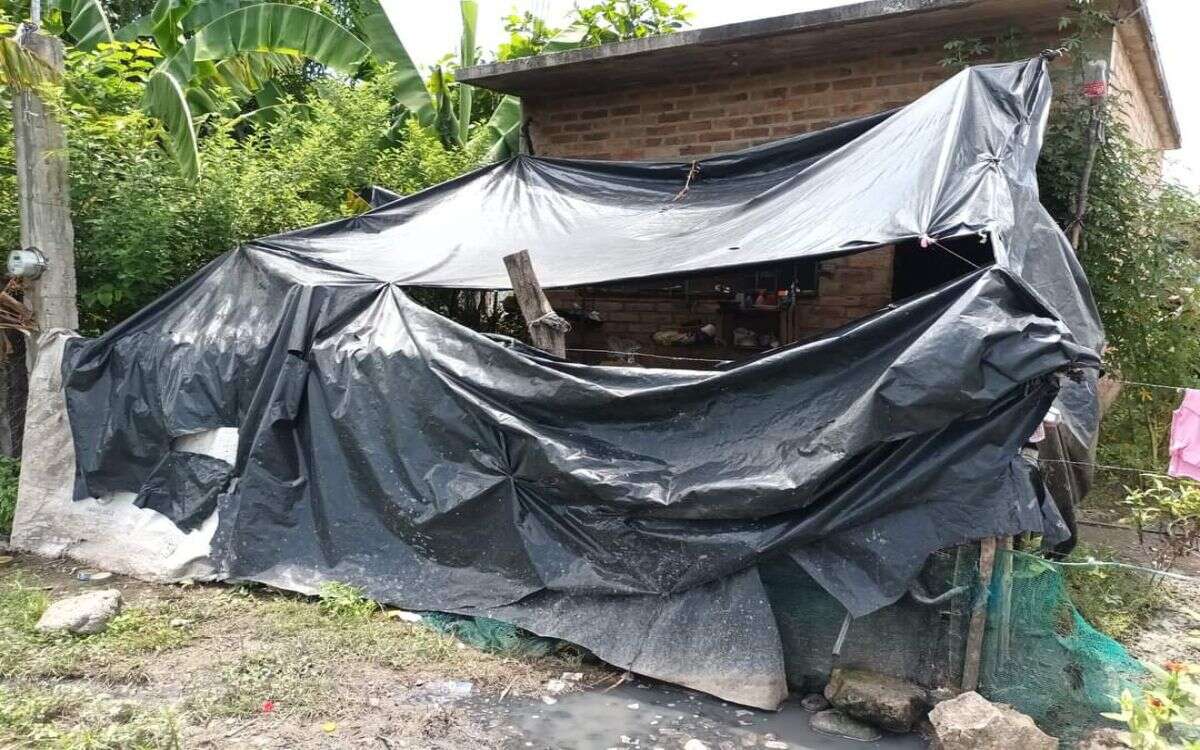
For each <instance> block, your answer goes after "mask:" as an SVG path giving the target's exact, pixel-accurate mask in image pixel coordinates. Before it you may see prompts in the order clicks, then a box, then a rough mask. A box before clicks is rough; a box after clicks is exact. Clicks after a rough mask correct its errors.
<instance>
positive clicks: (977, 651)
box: [962, 537, 996, 692]
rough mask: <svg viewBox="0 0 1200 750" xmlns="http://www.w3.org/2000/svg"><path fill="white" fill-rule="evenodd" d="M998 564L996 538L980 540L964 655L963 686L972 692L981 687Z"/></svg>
mask: <svg viewBox="0 0 1200 750" xmlns="http://www.w3.org/2000/svg"><path fill="white" fill-rule="evenodd" d="M995 565H996V539H995V538H994V537H989V538H988V539H984V540H982V541H980V542H979V586H980V590H979V594H978V595H977V596H976V597H975V606H974V608H973V611H972V612H971V622H970V624H969V625H968V626H967V650H966V654H965V655H964V656H963V676H962V688H963V690H964V691H967V692H970V691H973V690H975V689H976V688H978V687H979V661H980V658H981V657H982V656H983V635H984V631H985V629H986V626H987V609H988V592H989V591H990V589H991V585H992V569H993V568H994V567H995Z"/></svg>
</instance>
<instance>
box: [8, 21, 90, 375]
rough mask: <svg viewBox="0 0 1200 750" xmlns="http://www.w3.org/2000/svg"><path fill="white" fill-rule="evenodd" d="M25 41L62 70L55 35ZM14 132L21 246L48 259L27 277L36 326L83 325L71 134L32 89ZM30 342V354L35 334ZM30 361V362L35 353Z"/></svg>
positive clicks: (16, 102)
mask: <svg viewBox="0 0 1200 750" xmlns="http://www.w3.org/2000/svg"><path fill="white" fill-rule="evenodd" d="M35 20H36V19H35ZM24 46H25V48H26V49H27V50H29V51H30V52H31V53H33V54H34V55H36V56H37V57H38V58H40V59H41V60H43V61H44V62H45V63H46V64H47V65H49V66H50V67H51V68H52V69H53V70H55V71H57V72H58V73H62V71H63V45H62V42H61V41H59V40H58V39H57V38H55V37H50V36H45V35H43V34H40V33H37V32H33V33H30V34H27V35H26V36H25V41H24ZM13 135H14V138H15V140H16V157H17V192H18V195H19V199H18V202H19V206H20V215H21V246H22V247H26V248H28V247H36V248H37V249H38V250H41V251H42V253H43V254H44V255H45V256H46V261H47V263H46V270H45V271H44V272H43V273H42V275H41V277H39V278H38V279H37V280H34V281H27V282H26V284H25V300H24V301H25V305H26V306H28V307H29V309H30V310H32V311H33V321H34V326H35V327H36V328H37V329H38V330H41V331H47V330H49V329H51V328H69V329H71V330H75V329H77V328H79V310H78V308H77V307H76V301H75V230H74V228H73V227H72V226H71V191H70V189H69V185H68V171H67V166H68V165H67V138H66V135H65V134H64V133H63V127H62V125H61V124H59V123H58V122H56V121H55V120H54V118H53V117H52V116H51V115H50V113H49V112H48V111H47V108H46V104H45V102H43V101H42V100H41V98H40V97H39V96H38V95H37V94H36V93H35V92H33V91H23V92H21V93H18V94H17V95H15V96H14V97H13ZM29 341H30V347H29V350H30V353H31V354H32V353H34V350H35V349H36V336H34V337H30V339H29ZM28 360H29V362H30V363H31V364H32V361H33V357H32V356H30V357H29V358H28Z"/></svg>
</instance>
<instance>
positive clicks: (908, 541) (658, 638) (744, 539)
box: [63, 60, 1103, 707]
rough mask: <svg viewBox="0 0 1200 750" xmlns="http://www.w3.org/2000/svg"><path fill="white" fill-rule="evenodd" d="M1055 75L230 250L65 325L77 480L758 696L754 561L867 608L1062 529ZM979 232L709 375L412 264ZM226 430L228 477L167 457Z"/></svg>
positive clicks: (232, 551)
mask: <svg viewBox="0 0 1200 750" xmlns="http://www.w3.org/2000/svg"><path fill="white" fill-rule="evenodd" d="M1049 103H1050V89H1049V82H1048V77H1047V73H1046V70H1045V67H1044V64H1043V62H1042V61H1040V60H1034V61H1030V62H1027V63H1020V64H1009V65H995V66H985V67H978V68H974V69H970V70H967V71H964V72H963V73H961V74H959V75H957V76H955V77H954V78H953V79H951V80H950V81H949V82H947V83H945V84H944V85H942V86H940V87H939V88H938V89H936V90H935V91H934V92H933V93H931V94H930V95H928V96H926V97H924V98H923V99H921V100H919V101H917V102H916V103H914V104H913V105H911V106H909V107H906V108H903V109H901V110H898V111H896V112H894V113H889V114H887V115H881V116H877V117H873V118H867V119H864V120H859V121H856V122H853V123H849V124H846V125H843V126H840V127H836V128H833V129H831V130H828V131H823V132H820V133H815V134H812V135H807V136H802V137H799V138H794V139H791V140H788V141H785V142H781V143H777V144H772V145H769V146H765V147H761V148H757V149H752V150H750V151H746V152H741V153H739V154H735V155H731V156H724V157H718V158H714V159H707V160H703V161H700V162H698V163H697V164H696V165H695V167H696V169H695V170H694V171H693V169H692V164H691V163H671V164H666V163H659V164H632V163H602V162H580V161H566V160H558V159H540V158H533V157H526V156H522V157H518V158H516V159H513V160H511V161H508V162H505V163H503V164H498V165H494V166H491V167H487V168H485V169H482V170H480V171H478V172H474V173H472V174H470V175H467V176H465V177H462V178H460V179H457V180H454V181H451V182H449V183H446V184H444V185H440V186H438V187H435V188H432V189H430V190H427V191H425V192H423V193H420V194H418V195H415V196H412V197H409V198H404V199H400V200H397V201H393V202H390V203H387V204H385V205H383V206H381V207H379V208H377V209H374V210H372V211H370V212H368V213H366V214H364V215H361V216H358V217H354V218H352V219H346V220H343V221H338V222H333V223H330V224H326V225H322V226H319V227H314V228H310V229H306V230H301V231H298V232H291V233H288V234H284V235H278V236H275V237H270V238H266V239H262V240H258V241H255V242H252V243H248V244H246V245H244V246H242V247H239V248H237V249H235V250H233V251H232V252H230V253H228V254H226V255H224V256H222V257H221V258H219V259H218V260H216V261H214V262H213V263H212V264H210V265H209V266H208V267H207V268H205V269H204V270H203V271H202V272H200V273H199V274H197V275H196V276H195V277H194V278H192V279H190V280H189V281H187V282H186V283H184V284H183V285H181V286H180V287H178V288H177V289H175V290H173V291H172V292H171V293H169V294H167V295H166V296H164V297H163V298H161V299H159V300H158V301H157V302H155V303H154V304H153V305H151V306H150V307H148V308H147V309H145V310H143V311H142V312H140V313H138V314H137V315H136V316H134V317H133V318H131V319H130V320H128V321H126V322H124V323H122V324H121V325H120V326H118V327H116V328H115V329H113V330H112V331H110V332H109V333H107V334H105V335H104V336H102V337H100V338H98V339H94V340H76V341H73V342H72V343H71V345H70V349H69V351H68V353H67V356H66V358H65V361H64V365H63V367H64V379H65V389H66V397H67V403H68V411H69V415H70V421H71V427H72V431H73V435H74V438H75V448H76V454H77V487H76V495H77V497H87V496H99V495H102V494H104V493H108V492H113V491H119V490H124V491H130V492H135V493H139V498H140V502H142V503H143V504H144V505H146V506H147V507H152V508H155V509H156V510H158V511H160V512H162V513H165V514H168V515H172V514H173V515H172V517H173V518H175V520H176V521H177V522H178V523H180V524H195V523H196V522H197V519H202V518H203V517H205V516H206V515H208V514H211V512H212V510H213V509H214V508H216V509H218V512H219V519H218V527H217V532H216V536H215V538H214V541H213V556H214V558H215V560H216V561H217V563H218V565H219V566H220V569H221V571H222V573H223V575H225V576H227V577H229V578H237V579H248V580H258V581H263V582H267V583H271V584H275V585H280V586H286V587H291V588H297V589H301V590H311V589H312V588H313V586H314V585H315V584H316V583H319V582H320V581H323V580H330V579H336V580H341V581H346V582H349V583H353V584H355V585H358V586H361V587H363V588H364V589H365V590H366V591H367V592H369V594H370V595H371V596H373V597H375V598H377V599H380V600H383V601H387V602H390V603H394V604H397V605H401V606H404V607H408V608H412V609H430V610H443V611H452V612H458V613H465V614H486V615H490V616H494V617H498V618H501V619H504V620H507V621H510V622H513V623H516V624H518V625H521V626H523V627H526V628H528V629H530V630H533V631H534V632H537V633H539V634H541V635H547V636H553V637H559V638H565V639H568V640H571V641H574V642H576V643H579V644H581V645H583V646H585V647H587V648H589V649H591V650H593V651H594V652H596V653H597V654H598V655H600V656H601V657H602V658H605V659H606V660H608V661H610V662H613V663H615V664H618V665H620V666H623V667H628V668H631V669H633V670H635V671H638V672H641V673H644V674H648V675H651V676H655V677H660V678H664V679H669V680H673V681H676V682H680V683H682V684H685V685H689V686H692V687H697V688H699V689H702V690H706V691H708V692H712V693H714V694H717V695H720V696H722V697H726V698H730V699H732V700H735V701H738V702H741V703H745V704H750V705H756V706H763V707H774V706H775V705H776V704H777V703H778V702H779V700H781V699H782V697H783V696H784V695H785V694H786V687H785V684H784V678H783V666H782V656H781V654H780V642H779V635H778V632H777V631H776V628H775V622H774V619H773V617H772V613H771V609H770V605H769V603H768V601H767V597H766V595H765V594H764V591H763V588H762V583H761V581H760V579H759V576H758V573H757V568H756V566H757V564H758V562H759V561H761V560H763V559H764V558H766V557H767V556H778V555H788V556H790V557H791V558H792V559H793V560H795V562H797V563H798V564H800V565H801V566H802V567H803V568H804V569H805V570H806V571H807V572H808V573H809V574H810V575H811V576H812V577H813V578H814V579H815V580H816V581H817V582H819V583H820V584H821V585H822V586H823V587H824V588H825V589H826V590H828V591H829V592H830V593H831V594H833V595H834V596H835V597H837V598H838V599H839V600H840V601H841V602H842V603H843V604H844V605H845V606H846V607H847V608H848V610H849V611H850V612H851V613H853V614H855V615H863V614H866V613H869V612H872V611H874V610H876V609H879V608H880V607H882V606H885V605H886V604H888V603H890V602H892V601H895V600H896V599H897V598H899V597H901V596H903V595H904V593H905V591H906V589H907V587H908V586H909V583H910V582H911V580H912V579H913V577H914V576H915V575H916V574H917V572H918V571H919V569H920V567H921V565H922V564H923V563H924V561H925V560H926V558H927V557H928V555H929V554H930V553H931V552H933V551H934V550H937V549H940V548H944V547H948V546H952V545H956V544H960V543H963V542H967V541H970V540H975V539H979V538H982V537H986V536H994V535H1007V534H1015V533H1019V532H1023V531H1030V532H1034V533H1038V534H1045V536H1046V538H1047V539H1048V540H1050V541H1054V540H1057V539H1061V538H1062V537H1063V535H1064V533H1065V532H1064V529H1063V526H1062V522H1061V519H1060V518H1059V516H1058V514H1057V513H1056V512H1055V510H1054V507H1053V504H1052V503H1050V502H1049V501H1045V502H1041V503H1039V500H1038V496H1039V495H1038V493H1037V492H1036V491H1035V483H1034V480H1033V479H1032V478H1031V474H1030V469H1029V467H1028V465H1027V464H1025V463H1024V462H1023V461H1022V460H1021V459H1020V458H1019V451H1020V448H1021V446H1022V445H1023V444H1024V442H1025V441H1026V439H1027V438H1028V436H1029V435H1030V434H1031V433H1032V432H1033V431H1034V429H1035V427H1036V426H1037V424H1038V423H1039V422H1040V421H1041V419H1042V418H1043V415H1044V414H1045V413H1046V411H1047V409H1048V408H1049V407H1050V405H1051V403H1052V402H1053V401H1054V400H1055V398H1056V397H1057V396H1059V394H1060V392H1061V393H1064V394H1065V396H1067V397H1066V398H1060V401H1059V403H1060V408H1064V410H1065V411H1066V412H1067V413H1068V415H1069V420H1068V422H1069V424H1071V425H1072V427H1073V430H1074V431H1075V434H1076V435H1077V436H1078V438H1079V440H1081V441H1082V442H1084V443H1086V442H1087V441H1088V440H1090V437H1091V435H1092V434H1093V432H1094V422H1095V416H1094V412H1095V409H1094V406H1093V401H1094V399H1093V398H1091V397H1090V394H1091V392H1092V387H1093V385H1094V379H1095V375H1094V371H1095V368H1096V367H1097V365H1098V354H1097V352H1098V351H1099V350H1100V348H1101V343H1102V337H1103V333H1102V330H1101V327H1100V324H1099V321H1098V319H1097V315H1096V312H1095V308H1094V306H1093V304H1092V302H1091V296H1090V293H1089V291H1088V288H1087V285H1086V281H1085V280H1084V277H1083V274H1082V272H1081V271H1080V268H1079V265H1078V263H1077V262H1076V259H1075V257H1074V255H1073V253H1072V251H1071V249H1070V247H1069V245H1068V243H1067V242H1066V240H1065V238H1064V237H1063V235H1062V233H1061V231H1059V229H1058V228H1057V227H1056V225H1055V224H1054V222H1053V221H1052V220H1051V218H1050V217H1049V216H1048V215H1047V214H1046V212H1045V210H1044V209H1043V208H1042V207H1041V205H1040V204H1039V202H1038V196H1037V185H1036V179H1035V174H1034V166H1035V163H1036V158H1037V152H1038V150H1039V148H1040V143H1041V137H1042V132H1043V128H1044V125H1045V120H1046V116H1047V113H1048V108H1049ZM689 172H692V173H693V178H692V180H691V181H690V183H688V181H687V175H688V174H689ZM685 184H686V185H687V190H683V187H684V185H685ZM980 232H982V233H985V237H986V238H987V239H988V240H990V242H991V243H992V246H993V248H994V252H995V257H996V263H995V264H994V265H991V266H988V267H985V268H981V269H978V270H976V271H974V272H972V273H970V274H968V275H966V276H964V277H962V278H960V279H959V280H957V281H955V282H952V283H950V284H948V285H945V286H942V287H940V288H937V289H934V290H932V291H930V292H929V293H927V294H925V295H923V296H920V297H917V298H915V299H912V300H908V301H905V302H903V303H901V304H898V305H896V306H895V307H894V308H893V309H889V310H885V311H881V312H880V313H878V314H876V315H874V316H871V317H869V318H867V319H864V320H862V321H859V322H857V323H855V324H853V325H850V326H848V327H846V328H843V329H840V330H838V331H835V332H832V333H831V334H829V335H827V336H825V337H822V338H819V339H817V340H814V341H810V342H807V343H803V344H797V345H793V346H790V347H786V348H783V349H779V350H776V351H773V352H770V353H768V354H766V355H764V356H761V357H758V358H756V359H754V360H751V361H747V362H743V363H740V364H738V365H736V366H733V367H731V368H728V369H726V370H722V371H718V372H695V371H686V370H661V369H640V368H620V367H615V368H604V367H592V366H587V365H582V364H576V363H571V362H565V361H560V360H557V359H555V358H553V357H550V356H549V355H545V354H543V353H540V352H537V351H536V350H532V349H530V348H529V347H527V346H524V345H522V344H520V343H518V342H515V341H511V340H503V339H497V338H493V337H487V336H483V335H480V334H478V333H475V332H473V331H471V330H468V329H466V328H464V327H462V326H460V325H458V324H456V323H454V322H452V321H450V320H448V319H446V318H444V317H441V316H439V315H437V314H436V313H434V312H432V311H430V310H428V309H426V308H424V307H422V306H420V305H419V304H417V303H415V302H413V301H412V300H411V299H410V298H409V297H407V296H406V295H405V293H404V292H403V291H402V287H404V286H409V285H420V286H446V287H466V288H504V287H506V286H507V277H506V275H505V271H504V266H503V263H502V261H501V258H502V256H503V255H505V254H507V253H509V252H512V251H514V250H516V249H528V250H529V251H530V253H531V255H532V257H533V262H534V265H535V267H536V269H537V271H538V273H539V275H540V276H541V277H542V280H543V282H544V283H545V284H547V285H550V286H562V285H572V284H580V283H599V282H604V281H611V280H615V279H629V278H639V277H646V276H650V275H661V274H668V273H682V272H686V271H695V270H700V269H708V268H714V267H728V266H732V265H741V264H750V263H760V262H765V261H771V260H777V259H783V258H795V257H820V256H830V255H837V254H845V253H847V252H852V251H854V250H857V249H861V248H867V247H876V246H880V245H883V244H888V243H892V242H897V241H902V240H905V239H912V238H926V242H927V243H928V244H930V245H931V246H930V250H929V251H930V252H941V250H940V249H938V248H937V247H936V245H935V244H934V243H933V242H932V241H933V240H943V239H945V238H948V237H960V236H962V235H964V234H975V233H980ZM1064 386H1065V388H1066V390H1065V391H1062V390H1061V389H1062V388H1063V387H1064ZM217 427H236V428H238V430H239V434H240V440H239V446H238V456H237V460H236V463H235V465H233V466H231V467H230V466H228V465H225V467H226V468H225V470H224V471H221V470H219V469H218V468H216V467H215V466H214V464H213V462H212V460H211V459H207V458H206V457H203V456H199V455H197V454H188V453H183V452H181V451H178V450H173V449H172V441H173V440H174V439H176V438H178V437H180V436H184V435H189V434H193V433H196V432H200V431H203V430H208V429H213V428H217ZM217 463H219V462H217ZM214 488H217V489H216V490H214ZM166 495H171V496H172V497H166Z"/></svg>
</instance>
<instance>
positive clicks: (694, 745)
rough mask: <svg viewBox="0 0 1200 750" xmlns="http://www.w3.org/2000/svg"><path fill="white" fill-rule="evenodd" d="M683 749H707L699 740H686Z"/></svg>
mask: <svg viewBox="0 0 1200 750" xmlns="http://www.w3.org/2000/svg"><path fill="white" fill-rule="evenodd" d="M683 750H708V745H705V744H704V743H703V742H701V741H700V740H694V739H693V740H688V741H687V742H685V743H683Z"/></svg>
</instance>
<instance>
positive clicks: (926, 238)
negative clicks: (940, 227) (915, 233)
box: [921, 235, 983, 269]
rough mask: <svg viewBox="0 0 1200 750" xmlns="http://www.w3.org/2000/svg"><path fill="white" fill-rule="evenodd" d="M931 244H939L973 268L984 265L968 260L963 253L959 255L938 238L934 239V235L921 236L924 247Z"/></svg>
mask: <svg viewBox="0 0 1200 750" xmlns="http://www.w3.org/2000/svg"><path fill="white" fill-rule="evenodd" d="M931 244H933V245H937V246H938V247H940V248H941V249H943V250H945V251H946V252H948V253H950V254H951V255H953V256H954V257H955V258H958V259H959V260H961V261H962V262H963V263H966V264H967V265H968V266H970V267H971V268H975V269H979V268H982V267H983V266H980V265H979V264H978V263H975V262H973V261H970V260H967V259H966V258H964V257H962V256H961V255H959V254H958V253H956V252H954V251H953V250H951V249H950V248H948V247H946V246H945V245H943V244H942V243H940V242H938V241H937V240H936V239H934V238H933V237H930V236H929V235H925V236H923V237H921V246H922V247H929V245H931Z"/></svg>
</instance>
